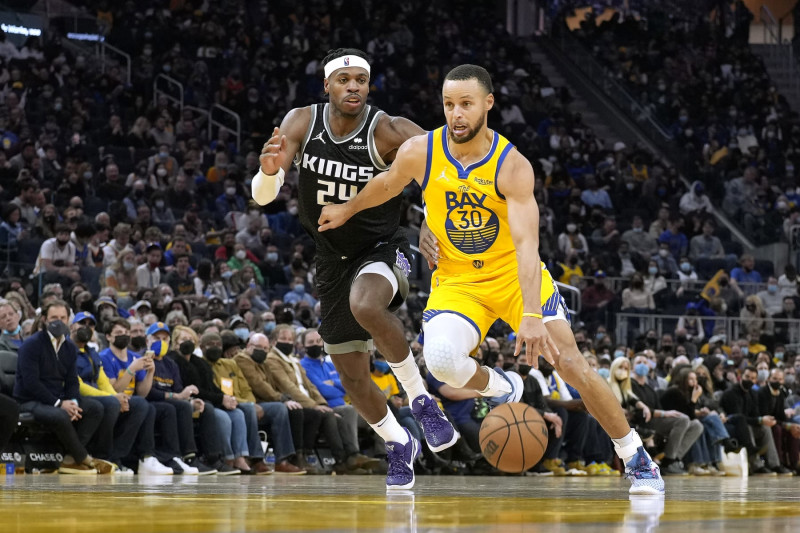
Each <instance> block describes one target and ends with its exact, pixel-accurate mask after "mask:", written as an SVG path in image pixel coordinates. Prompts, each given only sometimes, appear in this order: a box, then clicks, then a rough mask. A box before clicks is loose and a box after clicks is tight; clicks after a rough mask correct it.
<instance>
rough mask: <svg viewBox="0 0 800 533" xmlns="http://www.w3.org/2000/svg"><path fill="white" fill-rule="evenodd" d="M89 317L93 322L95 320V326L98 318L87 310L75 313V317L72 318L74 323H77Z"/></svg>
mask: <svg viewBox="0 0 800 533" xmlns="http://www.w3.org/2000/svg"><path fill="white" fill-rule="evenodd" d="M87 318H88V319H89V320H91V321H92V322H94V325H95V326H96V325H97V319H96V318H95V317H94V315H93V314H92V313H87V312H85V311H81V312H80V313H78V314H77V315H75V318H73V319H72V323H73V324H77V323H78V322H81V321H83V320H86V319H87Z"/></svg>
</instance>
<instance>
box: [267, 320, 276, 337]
mask: <svg viewBox="0 0 800 533" xmlns="http://www.w3.org/2000/svg"><path fill="white" fill-rule="evenodd" d="M274 329H275V321H273V320H270V321H269V322H264V333H266V334H267V335H269V334H270V333H272V331H273V330H274Z"/></svg>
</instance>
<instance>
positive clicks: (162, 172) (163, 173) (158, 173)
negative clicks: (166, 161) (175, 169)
mask: <svg viewBox="0 0 800 533" xmlns="http://www.w3.org/2000/svg"><path fill="white" fill-rule="evenodd" d="M166 175H167V169H166V168H159V169H158V170H156V176H158V177H159V178H163V177H164V176H166Z"/></svg>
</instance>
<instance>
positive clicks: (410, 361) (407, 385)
mask: <svg viewBox="0 0 800 533" xmlns="http://www.w3.org/2000/svg"><path fill="white" fill-rule="evenodd" d="M389 366H390V367H392V372H393V373H394V377H396V378H397V381H399V382H400V384H401V385H402V386H403V388H404V389H405V391H406V394H408V399H409V400H410V401H412V402H413V401H414V399H415V398H418V397H419V396H430V395H429V394H428V391H426V390H425V385H424V384H423V383H422V376H421V375H420V373H419V367H417V363H416V362H415V361H414V354H412V353H411V350H409V351H408V355H407V356H406V358H405V359H403V360H402V361H400V362H399V363H392V362H389Z"/></svg>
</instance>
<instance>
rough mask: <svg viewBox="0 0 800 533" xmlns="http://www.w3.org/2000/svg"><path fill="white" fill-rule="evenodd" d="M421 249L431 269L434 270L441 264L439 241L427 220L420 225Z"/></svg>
mask: <svg viewBox="0 0 800 533" xmlns="http://www.w3.org/2000/svg"><path fill="white" fill-rule="evenodd" d="M419 251H420V252H421V253H422V257H424V258H425V260H426V261H427V262H428V268H429V269H431V270H433V268H434V267H435V266H436V265H438V264H439V241H437V240H436V237H435V236H434V235H433V232H432V231H431V230H430V228H428V224H427V222H425V221H423V222H422V225H421V226H420V227H419Z"/></svg>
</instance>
